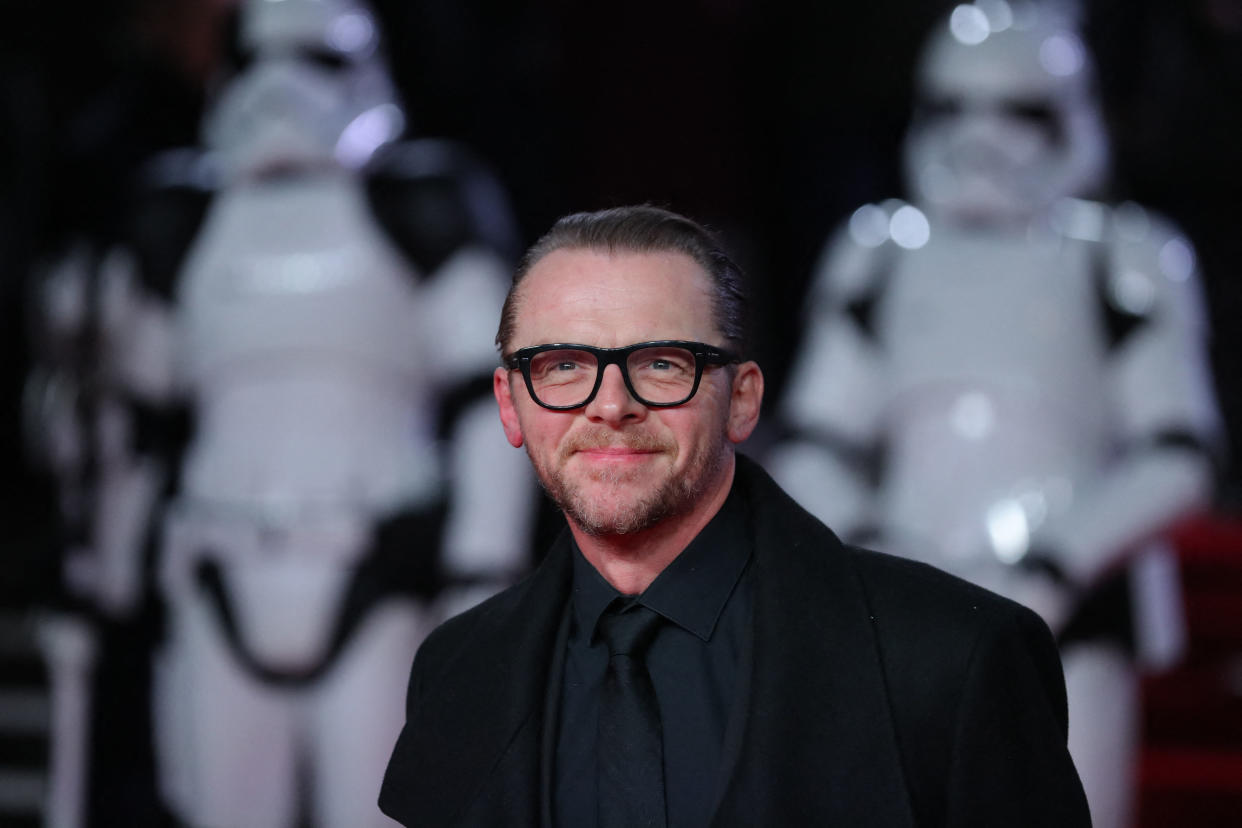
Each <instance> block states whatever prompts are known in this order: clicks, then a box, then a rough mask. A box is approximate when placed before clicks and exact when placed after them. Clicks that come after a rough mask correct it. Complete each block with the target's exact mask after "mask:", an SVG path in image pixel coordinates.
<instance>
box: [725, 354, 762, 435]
mask: <svg viewBox="0 0 1242 828" xmlns="http://www.w3.org/2000/svg"><path fill="white" fill-rule="evenodd" d="M762 406H763V371H761V370H760V369H759V364H758V363H756V362H743V363H742V364H741V365H739V366H738V367H737V373H736V374H735V375H734V377H733V393H732V396H731V397H730V398H729V422H728V434H729V439H730V440H731V441H733V442H734V443H740V442H742V441H743V440H745V439H746V438H747V437H749V436H750V434H751V432H752V431H754V430H755V426H756V425H758V423H759V409H760V408H761V407H762Z"/></svg>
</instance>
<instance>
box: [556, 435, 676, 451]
mask: <svg viewBox="0 0 1242 828" xmlns="http://www.w3.org/2000/svg"><path fill="white" fill-rule="evenodd" d="M617 448H623V449H629V450H630V451H668V450H669V449H670V448H672V446H671V444H670V442H669V441H668V440H664V439H661V438H660V437H658V436H657V435H655V434H648V433H644V432H636V433H625V434H617V433H615V432H607V431H588V432H584V433H582V434H579V435H577V436H575V437H573V438H571V439H569V440H567V441H566V442H565V443H564V444H563V445H562V447H561V449H562V452H563V453H564V455H565V456H568V455H570V454H573V453H574V452H578V451H592V450H596V449H617Z"/></svg>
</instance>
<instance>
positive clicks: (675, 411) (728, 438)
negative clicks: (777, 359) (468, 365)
mask: <svg viewBox="0 0 1242 828" xmlns="http://www.w3.org/2000/svg"><path fill="white" fill-rule="evenodd" d="M517 299H518V305H517V319H516V325H515V326H514V332H513V338H512V342H510V343H509V348H510V350H516V349H518V348H523V347H528V346H532V345H543V344H548V343H559V342H564V343H573V344H579V345H594V346H597V347H602V348H616V347H621V346H624V345H632V344H634V343H637V342H647V341H653V340H661V339H681V340H693V341H698V342H705V343H708V344H712V345H717V346H724V345H725V342H724V341H723V338H722V337H721V335H720V332H719V331H717V329H716V325H715V323H714V322H713V320H712V314H711V308H712V300H711V293H710V281H709V277H708V275H707V274H706V273H704V272H703V270H702V268H701V267H700V266H699V265H698V264H697V263H696V262H695V261H694V260H693V259H691V258H690V257H689V256H686V255H684V254H681V253H616V254H608V253H605V252H598V251H593V250H576V249H575V250H565V249H563V250H557V251H554V252H552V253H550V254H548V255H547V256H545V257H544V258H543V259H541V260H540V261H539V262H538V263H536V265H535V266H534V267H533V268H532V269H531V271H530V272H529V273H528V274H527V276H526V278H525V279H524V280H523V282H522V284H521V286H520V288H519V295H518V297H517ZM735 370H736V377H735V380H734V381H733V382H731V381H730V371H729V370H728V369H726V368H723V367H717V368H708V369H706V370H705V371H704V373H703V380H702V383H701V384H700V386H699V390H698V393H697V394H695V396H694V397H693V398H692V399H691V400H690V401H689V402H687V403H685V404H683V405H680V406H676V407H674V408H662V409H651V408H647V407H646V406H645V405H643V404H642V403H640V402H638V401H637V400H635V399H634V398H633V397H631V396H630V395H629V392H628V391H627V390H626V387H625V384H624V382H623V380H622V377H621V371H620V368H618V367H617V366H616V365H610V366H608V367H607V368H606V369H605V372H604V377H603V382H602V384H601V385H600V389H599V392H598V393H597V394H596V395H595V398H594V399H593V400H591V402H589V403H587V404H586V405H585V406H582V407H580V408H576V409H573V410H571V411H549V410H547V409H544V408H541V407H540V406H539V405H538V404H536V403H535V401H534V400H532V399H531V398H530V395H529V393H528V392H527V390H526V386H525V385H524V383H523V382H522V378H521V374H520V372H517V371H508V370H506V369H504V368H500V369H497V371H496V374H495V377H494V389H495V392H496V399H497V401H498V402H499V404H500V418H501V422H502V423H503V425H504V429H505V434H506V435H507V436H508V438H509V442H510V443H512V444H513V445H514V446H521V445H525V446H526V451H527V453H528V454H529V455H530V458H531V462H532V463H533V464H534V466H535V471H536V472H537V473H538V475H539V478H540V480H541V481H542V482H543V485H544V487H545V488H546V489H547V490H548V492H549V493H550V494H551V496H552V497H553V499H554V500H556V502H557V504H558V505H559V506H560V507H561V508H562V509H563V510H564V511H565V513H566V515H567V516H568V517H569V519H570V520H571V521H573V522H574V523H575V524H577V526H578V527H579V528H580V529H582V530H583V531H585V532H587V533H588V534H593V535H607V534H624V533H631V532H637V531H641V530H643V529H646V528H649V527H651V526H653V525H655V524H656V523H658V522H660V521H661V520H664V519H667V518H675V517H680V516H684V515H687V514H689V513H692V512H693V511H694V509H695V508H696V506H698V505H700V504H704V503H706V502H708V501H710V500H712V498H713V495H714V494H718V493H719V491H720V490H721V488H722V487H724V486H726V485H727V484H728V481H729V480H730V473H731V470H732V446H731V444H732V443H734V442H740V441H741V440H744V439H745V438H746V437H747V436H749V434H750V432H751V431H752V430H753V428H754V425H755V422H756V420H757V419H758V413H759V402H760V400H761V399H762V395H763V379H762V375H761V374H760V373H759V369H758V366H756V365H755V364H754V363H753V362H748V363H745V364H743V365H741V366H738V367H737V368H736V369H735Z"/></svg>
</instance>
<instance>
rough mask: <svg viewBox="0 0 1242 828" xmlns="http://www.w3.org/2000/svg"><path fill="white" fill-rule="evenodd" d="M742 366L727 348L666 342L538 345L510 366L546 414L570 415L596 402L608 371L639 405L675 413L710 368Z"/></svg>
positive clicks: (514, 357)
mask: <svg viewBox="0 0 1242 828" xmlns="http://www.w3.org/2000/svg"><path fill="white" fill-rule="evenodd" d="M738 361H739V358H738V356H737V355H736V354H734V353H731V352H730V351H726V350H724V349H722V348H716V347H714V346H712V345H707V344H704V343H702V342H687V341H684V340H680V339H665V340H660V341H657V342H639V343H638V344H636V345H627V346H625V347H624V348H595V347H592V346H590V345H568V344H555V345H534V346H532V347H530V348H519V349H518V350H516V351H514V352H513V354H512V355H510V356H509V357H507V358H506V359H505V365H506V366H507V367H508V368H509V369H510V370H513V371H521V372H522V378H523V379H524V380H526V390H528V391H529V392H530V396H531V399H533V400H534V401H535V402H537V403H538V404H539V405H541V406H543V407H544V408H550V409H552V410H553V411H565V410H568V409H571V408H581V407H582V406H584V405H586V404H587V403H589V402H590V401H591V400H593V399H595V395H596V393H598V392H599V387H600V384H601V383H602V382H603V377H604V369H605V368H607V367H608V366H609V365H616V366H617V367H618V368H620V369H621V377H622V379H624V380H625V387H626V388H627V389H628V390H629V392H630V395H631V396H632V397H633V398H634V399H636V400H638V401H639V402H640V403H642V404H643V405H645V406H648V407H650V408H670V407H672V406H675V405H682V404H683V403H686V402H689V400H690V398H691V397H693V396H694V394H695V392H696V391H698V390H699V381H700V380H701V379H702V378H703V369H704V368H705V367H707V366H708V365H727V364H729V363H732V362H738Z"/></svg>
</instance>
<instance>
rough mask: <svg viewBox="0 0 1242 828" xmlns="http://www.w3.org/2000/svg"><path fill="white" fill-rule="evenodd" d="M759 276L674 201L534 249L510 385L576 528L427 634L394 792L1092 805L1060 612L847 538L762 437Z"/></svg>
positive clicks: (790, 814) (959, 814) (993, 810)
mask: <svg viewBox="0 0 1242 828" xmlns="http://www.w3.org/2000/svg"><path fill="white" fill-rule="evenodd" d="M740 282H741V277H740V274H739V272H738V270H737V268H736V267H735V266H734V265H733V264H732V262H731V261H730V260H729V258H728V256H727V255H726V254H725V253H724V252H723V251H722V250H721V249H720V247H719V246H718V245H717V243H716V242H715V241H714V240H713V239H712V237H711V236H710V235H709V234H708V233H707V232H706V231H704V230H703V229H702V228H701V227H699V226H698V225H696V224H695V223H693V222H691V221H689V220H688V219H686V218H683V217H681V216H678V215H676V214H673V213H669V212H666V211H663V210H659V209H656V208H652V207H628V208H620V209H614V210H605V211H602V212H599V213H592V214H579V215H574V216H569V217H567V218H565V219H562V220H561V221H560V222H558V223H557V225H556V226H555V227H554V228H553V229H552V230H551V231H550V232H549V233H548V235H547V236H545V237H544V238H543V239H542V240H540V241H539V242H538V243H536V245H535V246H534V247H533V248H532V250H531V251H530V252H529V253H528V254H527V256H526V258H525V260H524V262H523V264H522V265H521V266H520V267H519V269H518V272H517V274H516V276H515V277H514V281H513V286H512V288H511V289H510V293H509V297H508V299H507V301H506V304H505V308H504V311H503V313H502V319H501V325H500V331H499V333H498V335H497V342H498V344H499V345H500V348H501V352H502V356H503V359H504V362H505V367H504V368H500V369H497V371H496V373H495V377H494V390H495V394H496V399H497V401H498V403H499V406H500V418H501V422H502V424H503V426H504V430H505V434H506V435H507V436H508V438H509V441H510V442H511V443H512V444H513V445H514V446H523V445H524V446H525V447H526V450H527V453H528V454H529V455H530V458H531V461H532V463H533V464H534V466H535V469H536V471H537V472H538V474H539V477H540V479H541V481H542V482H543V485H544V486H545V487H546V489H547V490H548V492H549V493H550V494H551V495H552V497H553V498H554V499H555V500H556V501H557V503H558V504H559V505H560V507H561V509H562V510H563V511H564V513H565V516H566V518H567V519H568V523H569V531H568V532H567V533H564V534H563V535H562V536H561V537H560V539H559V540H558V541H557V542H556V543H555V544H554V546H553V548H552V549H551V550H550V551H549V552H548V554H547V557H546V558H545V560H544V562H543V563H542V564H541V566H540V567H539V569H538V570H537V571H536V572H535V573H534V574H533V575H532V576H531V577H530V578H528V579H527V580H525V581H524V582H522V583H520V584H518V585H517V586H515V587H514V588H512V589H510V590H508V591H506V592H503V593H501V594H500V595H498V596H496V597H495V598H493V599H492V600H490V601H488V602H486V603H484V604H482V605H481V606H479V607H477V608H475V609H474V610H472V611H470V612H467V613H465V614H463V615H461V616H458V617H457V618H455V619H453V620H451V621H449V622H448V623H447V624H445V625H444V626H442V627H441V628H440V629H438V630H437V631H436V632H435V633H433V634H432V635H431V637H430V638H429V639H428V640H427V641H426V643H425V644H424V645H423V647H422V648H421V649H420V651H419V653H418V655H417V657H416V659H415V664H414V668H413V671H412V674H411V678H410V688H409V698H408V703H407V720H406V726H405V728H404V730H403V731H402V734H401V736H400V739H399V741H398V743H397V746H396V749H395V751H394V753H393V757H392V759H391V761H390V763H389V767H388V772H387V775H386V777H385V780H384V786H383V790H382V792H381V795H380V805H381V807H382V808H383V809H384V811H385V812H386V813H388V814H389V815H391V816H393V817H395V818H397V819H398V820H400V821H402V822H405V823H407V824H410V825H418V826H448V825H453V826H485V825H505V826H524V825H530V826H536V825H541V826H549V825H552V826H571V827H572V828H582V826H586V827H587V828H590V827H591V826H596V825H598V826H601V827H602V826H611V825H660V826H665V825H667V826H670V828H681V827H682V826H706V825H712V826H734V825H736V826H797V825H839V826H913V825H919V826H941V825H944V826H966V825H972V826H973V825H979V826H984V825H987V826H999V825H1006V826H1010V825H1022V826H1028V825H1057V826H1065V825H1088V824H1089V819H1088V817H1087V815H1086V803H1085V801H1084V798H1083V794H1082V788H1081V785H1080V784H1079V781H1078V777H1077V775H1076V773H1075V771H1074V768H1073V765H1072V763H1071V761H1070V759H1069V756H1068V754H1067V752H1066V749H1065V731H1066V713H1065V690H1064V684H1063V680H1062V677H1061V673H1060V667H1059V665H1058V662H1057V654H1056V650H1055V648H1054V646H1053V643H1052V639H1051V636H1050V634H1049V633H1048V630H1047V628H1046V627H1045V626H1044V625H1043V624H1042V622H1040V621H1039V620H1038V618H1037V617H1036V616H1035V615H1034V614H1032V613H1031V612H1029V611H1027V610H1025V609H1023V608H1021V607H1019V606H1018V605H1016V604H1014V603H1011V602H1009V601H1007V600H1005V599H1001V598H999V597H997V596H994V595H992V594H991V593H988V592H986V591H984V590H981V589H979V588H977V587H973V586H970V585H968V584H966V583H965V582H962V581H958V580H957V579H954V578H951V577H949V576H947V575H945V574H943V573H941V572H939V571H937V570H935V569H932V568H930V567H927V566H923V565H920V564H916V563H912V562H908V561H904V560H899V559H895V558H890V557H888V556H885V555H880V554H876V553H872V552H865V551H862V550H858V549H852V548H849V547H846V546H844V545H843V544H841V542H840V541H838V540H837V538H836V537H835V536H834V535H833V534H832V533H831V532H830V531H829V530H828V529H827V528H825V527H824V526H823V524H821V523H819V522H818V521H816V520H815V519H814V518H812V517H811V516H810V515H809V514H807V513H806V512H804V511H803V510H802V509H801V508H799V507H798V506H797V505H795V504H794V503H793V501H791V500H790V499H789V498H788V497H787V496H786V495H785V494H784V493H783V492H782V491H781V490H780V489H779V488H777V487H776V485H775V484H774V483H773V482H772V481H771V479H770V478H769V477H768V476H767V475H766V474H765V473H764V472H763V471H762V470H761V469H759V468H758V467H757V466H756V465H755V464H753V463H751V462H750V461H748V460H746V459H745V458H743V457H739V456H737V455H736V454H735V449H734V446H735V445H736V444H737V443H740V442H741V441H743V440H744V439H746V437H747V436H749V434H750V433H751V431H752V430H753V429H754V427H755V424H756V422H757V420H758V417H759V408H760V403H761V401H762V397H763V374H762V373H761V372H760V369H759V367H758V366H757V365H756V364H755V363H754V362H750V361H745V360H743V359H742V357H741V354H742V353H743V349H744V348H745V347H746V338H745V327H744V324H743V320H744V318H745V300H744V297H743V294H742V291H741V287H740ZM627 617H629V618H636V617H654V618H656V619H657V621H656V622H655V626H654V632H651V631H650V630H648V631H647V632H645V633H644V635H645V638H646V640H647V641H649V643H646V642H640V643H638V644H636V645H634V646H633V647H632V648H629V649H627V648H626V647H625V646H623V645H615V644H613V643H612V642H611V635H612V634H611V630H612V629H613V628H614V627H616V626H618V625H619V624H623V623H625V622H624V621H623V620H622V621H618V620H617V619H625V618H627ZM605 639H609V640H605ZM612 650H619V651H621V652H617V653H611V651H612ZM627 652H628V655H627V654H626V653H627ZM610 653H611V654H610ZM635 663H637V664H638V665H639V669H637V671H636V672H632V671H633V669H634V665H635ZM629 691H633V692H632V694H629ZM652 693H653V694H654V702H652V701H651V695H652ZM636 699H637V700H636ZM627 714H628V715H629V716H630V718H628V719H621V720H620V721H619V720H618V717H619V716H625V715H627ZM657 715H658V719H659V721H658V723H654V722H650V721H648V719H649V718H651V717H654V716H657ZM644 717H647V718H644ZM648 727H650V728H651V729H652V732H653V733H654V735H652V734H651V733H650V732H648V730H647V728H648ZM618 733H620V735H618Z"/></svg>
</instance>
